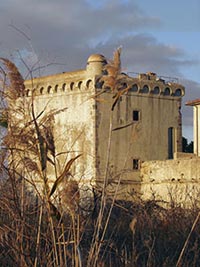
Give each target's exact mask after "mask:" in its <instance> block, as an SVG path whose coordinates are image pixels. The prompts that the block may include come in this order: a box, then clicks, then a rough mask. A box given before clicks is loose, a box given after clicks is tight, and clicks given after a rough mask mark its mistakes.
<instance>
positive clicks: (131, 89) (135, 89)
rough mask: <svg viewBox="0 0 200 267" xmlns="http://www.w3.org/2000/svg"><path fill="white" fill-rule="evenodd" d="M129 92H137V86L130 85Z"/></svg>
mask: <svg viewBox="0 0 200 267" xmlns="http://www.w3.org/2000/svg"><path fill="white" fill-rule="evenodd" d="M129 91H130V92H137V91H138V86H137V84H134V85H132V86H131V88H130V90H129Z"/></svg>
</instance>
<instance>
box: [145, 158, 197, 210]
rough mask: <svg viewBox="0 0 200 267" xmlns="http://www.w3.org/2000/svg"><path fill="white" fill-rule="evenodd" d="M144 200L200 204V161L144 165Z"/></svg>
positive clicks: (190, 160) (191, 160)
mask: <svg viewBox="0 0 200 267" xmlns="http://www.w3.org/2000/svg"><path fill="white" fill-rule="evenodd" d="M140 175H141V181H142V183H141V193H142V197H143V199H145V200H146V199H156V200H159V201H162V202H167V203H168V205H172V204H175V205H177V204H178V205H183V206H187V207H188V206H193V205H199V204H200V203H199V197H200V158H198V157H196V158H192V159H177V160H166V161H149V162H144V163H143V164H142V166H141V173H140Z"/></svg>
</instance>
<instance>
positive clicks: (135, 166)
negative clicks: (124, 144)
mask: <svg viewBox="0 0 200 267" xmlns="http://www.w3.org/2000/svg"><path fill="white" fill-rule="evenodd" d="M139 169H140V160H139V159H133V170H139Z"/></svg>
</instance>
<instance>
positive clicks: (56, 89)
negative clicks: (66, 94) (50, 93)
mask: <svg viewBox="0 0 200 267" xmlns="http://www.w3.org/2000/svg"><path fill="white" fill-rule="evenodd" d="M55 92H56V93H57V92H58V84H56V86H55Z"/></svg>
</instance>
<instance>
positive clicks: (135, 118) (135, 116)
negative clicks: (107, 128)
mask: <svg viewBox="0 0 200 267" xmlns="http://www.w3.org/2000/svg"><path fill="white" fill-rule="evenodd" d="M139 119H140V112H139V110H133V121H139Z"/></svg>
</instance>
